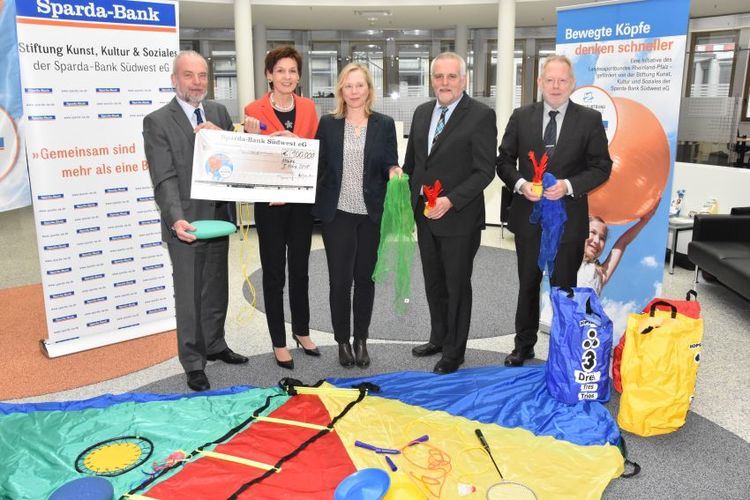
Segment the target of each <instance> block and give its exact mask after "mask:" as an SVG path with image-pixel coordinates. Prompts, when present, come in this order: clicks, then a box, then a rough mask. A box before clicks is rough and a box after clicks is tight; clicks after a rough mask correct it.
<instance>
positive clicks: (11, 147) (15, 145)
mask: <svg viewBox="0 0 750 500" xmlns="http://www.w3.org/2000/svg"><path fill="white" fill-rule="evenodd" d="M18 150H19V140H18V130H17V129H16V122H14V121H13V118H12V117H11V116H10V115H9V114H8V112H7V111H5V109H3V108H2V106H0V180H2V178H3V177H5V176H6V175H8V173H9V172H10V171H11V170H12V169H13V166H14V165H15V164H16V160H17V159H18Z"/></svg>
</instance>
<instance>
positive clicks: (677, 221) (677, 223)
mask: <svg viewBox="0 0 750 500" xmlns="http://www.w3.org/2000/svg"><path fill="white" fill-rule="evenodd" d="M692 229H693V219H692V218H690V217H670V218H669V232H670V233H671V234H672V248H671V249H670V252H669V274H674V254H675V253H676V252H677V236H678V235H679V234H680V231H688V230H692Z"/></svg>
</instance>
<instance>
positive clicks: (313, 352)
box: [292, 333, 320, 356]
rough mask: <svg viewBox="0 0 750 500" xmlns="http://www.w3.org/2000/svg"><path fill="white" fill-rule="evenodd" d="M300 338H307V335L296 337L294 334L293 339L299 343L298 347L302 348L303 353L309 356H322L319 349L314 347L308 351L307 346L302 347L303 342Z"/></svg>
mask: <svg viewBox="0 0 750 500" xmlns="http://www.w3.org/2000/svg"><path fill="white" fill-rule="evenodd" d="M299 337H307V335H295V334H294V333H293V334H292V338H293V339H294V341H295V342H296V343H297V347H301V348H302V350H303V351H305V354H307V355H308V356H320V350H319V349H318V348H317V347H313V348H312V349H307V348H305V346H303V345H302V342H300V341H299Z"/></svg>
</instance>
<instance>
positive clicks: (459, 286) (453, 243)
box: [417, 215, 482, 361]
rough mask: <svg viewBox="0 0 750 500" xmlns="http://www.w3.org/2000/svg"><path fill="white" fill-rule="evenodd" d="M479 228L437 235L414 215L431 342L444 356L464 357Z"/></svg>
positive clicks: (467, 336) (423, 219)
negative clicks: (454, 233) (457, 233)
mask: <svg viewBox="0 0 750 500" xmlns="http://www.w3.org/2000/svg"><path fill="white" fill-rule="evenodd" d="M481 235H482V231H481V230H480V229H475V230H473V231H472V232H471V233H469V234H466V235H460V236H436V235H434V234H433V233H432V231H430V228H429V225H428V223H427V220H426V219H425V218H424V217H422V216H421V215H418V216H417V239H418V243H419V256H420V258H421V259H422V273H423V274H424V284H425V292H426V295H427V304H428V306H429V309H430V342H431V343H432V344H434V345H437V346H442V347H443V357H444V358H447V359H451V360H454V361H458V360H460V359H462V358H463V357H464V352H465V351H466V342H467V340H468V338H469V327H470V326H471V304H472V291H471V274H472V270H473V269H474V257H475V256H476V254H477V251H478V250H479V243H480V241H481Z"/></svg>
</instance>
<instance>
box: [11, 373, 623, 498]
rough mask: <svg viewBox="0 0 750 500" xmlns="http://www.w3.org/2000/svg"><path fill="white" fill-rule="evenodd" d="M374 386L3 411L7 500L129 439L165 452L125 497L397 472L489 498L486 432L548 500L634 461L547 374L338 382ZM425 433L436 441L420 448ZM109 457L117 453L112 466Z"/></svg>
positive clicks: (244, 489) (261, 492)
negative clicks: (562, 398) (549, 391)
mask: <svg viewBox="0 0 750 500" xmlns="http://www.w3.org/2000/svg"><path fill="white" fill-rule="evenodd" d="M365 380H366V381H369V382H373V383H375V384H377V385H379V386H380V389H381V392H379V393H374V392H367V393H363V392H362V391H360V390H347V389H342V388H339V387H337V386H335V385H331V384H329V383H323V384H322V385H320V387H318V388H312V389H308V390H306V391H302V390H300V391H299V392H300V394H297V395H290V394H288V393H287V392H285V391H284V390H282V389H281V388H267V389H256V388H247V387H241V388H232V389H231V390H229V391H216V392H212V393H206V394H204V393H201V394H194V395H187V396H183V395H169V396H157V395H125V396H114V397H113V396H105V397H101V398H95V399H93V400H88V401H83V402H76V403H64V404H38V405H34V404H27V405H9V404H3V405H0V413H1V414H0V453H2V456H3V457H4V460H3V461H4V464H3V467H2V468H0V498H4V497H10V498H46V497H47V496H48V495H49V494H50V493H51V492H52V491H54V490H55V489H56V488H57V487H59V486H61V485H62V484H65V483H67V482H69V481H71V480H73V479H76V478H79V477H82V474H81V473H79V472H76V470H75V466H74V464H75V461H76V459H77V457H79V455H80V454H81V452H82V451H83V450H86V449H87V448H89V447H90V446H92V445H94V444H96V443H99V442H103V441H106V440H108V439H111V438H113V437H117V436H135V437H138V436H142V437H144V438H148V439H149V440H150V441H151V442H153V455H152V456H151V457H150V458H149V460H148V461H147V462H145V463H143V464H142V465H140V466H138V467H136V468H133V469H132V470H129V471H128V472H125V473H124V474H121V475H118V476H114V477H108V478H107V479H108V480H109V481H111V482H112V484H113V486H114V488H115V492H116V495H118V496H119V495H122V494H125V493H128V492H133V493H137V494H139V495H145V496H147V497H150V498H159V499H177V498H202V499H203V498H205V499H210V498H253V499H266V498H268V499H276V498H284V497H287V498H321V499H323V498H326V499H330V498H332V496H333V492H334V490H335V488H336V486H337V485H338V484H339V483H340V482H341V481H342V480H343V479H344V478H345V477H347V476H348V475H350V474H351V473H353V472H355V471H356V470H358V469H363V468H366V467H377V468H381V469H384V470H387V471H388V472H389V474H391V476H392V478H393V479H394V483H398V482H399V481H400V482H401V483H402V484H403V482H404V481H406V482H407V484H409V485H411V486H412V487H416V488H419V490H420V491H421V492H422V493H423V494H424V495H425V496H426V497H428V498H456V496H457V492H458V488H460V487H462V485H464V486H465V485H466V484H470V485H474V486H475V487H476V488H477V492H478V494H480V495H483V494H484V492H485V491H486V489H487V488H488V487H489V486H490V485H491V484H493V483H494V482H496V481H497V472H496V471H495V469H494V468H493V466H492V464H491V462H489V460H488V458H487V455H486V453H485V452H484V451H483V450H482V449H481V448H480V447H479V443H478V442H477V440H476V436H475V434H474V431H475V429H477V428H480V429H481V430H482V432H483V433H484V435H485V436H486V438H487V440H488V441H489V443H490V445H491V446H492V450H493V454H494V456H495V459H496V460H497V462H498V466H499V467H500V468H501V470H502V471H503V475H504V476H505V477H506V479H510V480H513V481H517V482H521V483H523V484H525V485H526V486H527V487H529V488H531V489H532V490H533V491H534V492H535V493H536V494H537V496H538V497H539V498H571V499H572V498H576V499H578V498H599V497H600V496H601V494H602V492H603V491H604V489H605V488H606V486H607V484H609V482H610V481H611V480H612V479H614V478H616V477H618V476H619V475H620V474H621V473H622V470H623V458H622V455H621V454H620V452H619V450H618V449H617V447H615V446H613V445H611V444H610V443H611V442H613V441H615V440H616V438H617V432H616V426H615V425H614V422H613V420H612V418H611V417H610V416H609V414H608V412H607V411H606V409H604V408H603V407H601V406H600V405H598V404H595V403H594V404H592V403H587V402H585V403H580V404H578V405H574V406H565V405H561V404H559V403H557V402H556V401H554V400H552V399H551V398H550V397H549V395H546V394H545V391H544V370H543V367H528V368H519V369H505V368H496V367H489V368H479V369H467V370H460V371H459V372H457V373H454V374H451V375H447V376H442V377H441V376H436V375H433V374H431V373H411V372H403V373H392V374H387V375H380V376H375V377H368V378H366V379H361V380H352V379H349V380H347V379H337V380H335V381H334V382H335V383H336V384H337V385H338V386H346V387H350V386H352V385H355V384H358V383H361V382H363V381H365ZM428 393H431V394H432V396H433V397H429V396H428ZM365 394H366V395H365ZM419 401H422V403H420V402H419ZM532 401H535V402H532ZM563 407H564V408H563ZM265 417H271V418H265ZM574 420H578V423H577V424H576V423H575V422H574ZM545 421H546V422H547V423H545ZM508 422H510V423H508ZM576 425H578V426H580V429H579V430H580V433H581V435H580V436H576V433H577V432H578V431H576V430H575V429H576ZM558 427H559V429H558V430H555V428H558ZM597 433H598V435H597ZM424 435H428V436H429V439H428V440H426V441H424V442H420V443H418V444H415V445H413V446H409V442H410V441H412V440H414V439H415V438H417V437H420V436H424ZM553 436H555V437H553ZM562 436H566V437H562ZM573 437H575V438H577V441H578V443H574V442H573V441H572V440H571V439H570V438H573ZM357 440H361V441H365V442H368V443H370V444H373V445H375V446H379V447H383V448H393V449H398V450H399V451H400V453H399V454H397V455H392V456H391V457H390V458H391V459H392V461H393V462H394V464H395V465H396V466H397V467H398V471H397V472H392V471H391V470H390V468H388V466H387V464H386V462H385V459H384V458H383V456H382V455H380V454H378V453H375V452H373V451H371V450H368V449H364V448H360V447H356V446H355V445H354V442H355V441H357ZM581 441H585V442H587V443H588V444H586V445H583V444H580V442H581ZM178 450H183V451H184V452H185V453H186V455H187V456H189V457H190V458H189V459H188V460H187V461H186V462H185V463H178V464H176V465H175V466H174V467H173V468H172V469H169V470H167V472H166V473H159V474H160V475H155V474H154V468H153V467H152V464H153V463H154V462H157V463H159V464H163V463H164V460H165V459H166V458H167V457H168V456H169V455H171V454H173V453H175V452H176V451H178ZM107 454H108V452H107V450H106V449H105V450H104V452H103V453H102V456H106V455H107ZM112 455H113V454H110V458H111V456H112ZM89 458H90V460H89V462H88V464H89V465H90V466H91V468H92V469H96V468H97V467H99V466H100V465H102V464H100V463H98V460H99V457H98V456H96V457H93V458H91V457H89ZM264 464H265V465H266V466H267V467H270V468H271V471H270V472H268V471H266V470H264V469H263V467H264Z"/></svg>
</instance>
